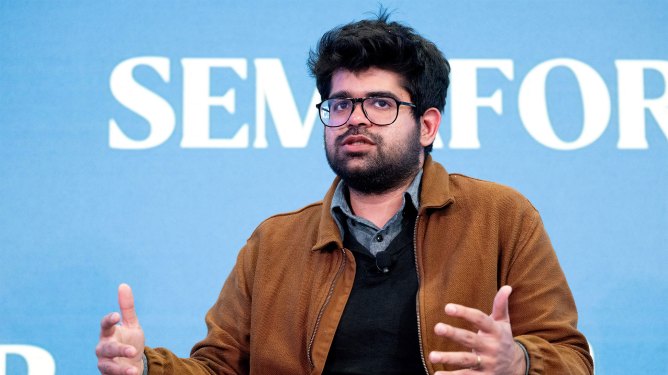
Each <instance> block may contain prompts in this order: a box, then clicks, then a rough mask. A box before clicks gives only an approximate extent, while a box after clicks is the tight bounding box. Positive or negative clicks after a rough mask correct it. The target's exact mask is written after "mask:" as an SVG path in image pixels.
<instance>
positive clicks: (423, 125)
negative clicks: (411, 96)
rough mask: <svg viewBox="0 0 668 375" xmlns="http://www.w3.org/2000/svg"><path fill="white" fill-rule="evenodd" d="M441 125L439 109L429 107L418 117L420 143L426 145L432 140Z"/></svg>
mask: <svg viewBox="0 0 668 375" xmlns="http://www.w3.org/2000/svg"><path fill="white" fill-rule="evenodd" d="M440 125H441V111H439V110H438V109H436V108H434V107H431V108H429V109H427V110H426V111H425V112H424V113H423V114H422V116H421V117H420V144H421V145H422V147H427V146H429V145H430V144H432V143H433V142H434V139H436V134H437V133H438V128H439V127H440Z"/></svg>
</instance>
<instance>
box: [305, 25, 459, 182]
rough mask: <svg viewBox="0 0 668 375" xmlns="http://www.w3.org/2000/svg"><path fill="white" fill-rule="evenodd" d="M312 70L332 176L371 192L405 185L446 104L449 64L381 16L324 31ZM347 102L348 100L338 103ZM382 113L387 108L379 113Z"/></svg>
mask: <svg viewBox="0 0 668 375" xmlns="http://www.w3.org/2000/svg"><path fill="white" fill-rule="evenodd" d="M309 67H310V69H311V72H312V74H313V75H314V76H315V78H316V84H317V87H318V90H319V92H320V95H321V98H322V99H323V101H324V100H327V99H330V100H328V101H327V102H323V103H321V104H320V114H321V119H322V120H323V122H324V123H325V125H326V126H327V128H326V131H325V149H326V152H327V161H328V162H329V164H330V166H331V167H332V169H333V170H334V172H335V173H336V174H337V175H339V176H340V177H341V178H343V179H344V180H345V181H346V182H347V183H348V186H349V187H351V188H353V189H355V190H357V191H360V192H364V193H370V194H377V193H382V192H384V191H388V190H392V189H395V188H399V187H401V186H405V185H406V184H407V183H409V182H410V179H411V178H412V177H413V176H415V174H416V173H417V171H418V170H419V168H420V166H421V165H422V162H423V161H424V156H425V154H426V153H428V152H429V151H430V150H431V145H432V143H433V140H434V138H435V136H436V131H437V130H438V126H439V124H440V119H441V112H442V110H443V108H444V107H445V96H446V92H447V87H448V83H449V79H448V73H449V70H450V67H449V65H448V62H447V60H445V58H444V57H443V55H442V54H441V52H440V51H439V50H438V49H437V48H436V46H435V45H434V44H433V43H432V42H430V41H428V40H426V39H424V38H423V37H421V36H420V35H418V34H416V33H415V32H414V31H413V30H412V29H411V28H409V27H407V26H404V25H401V24H399V23H396V22H387V14H385V13H384V12H383V13H381V15H380V16H379V17H378V19H376V20H364V21H359V22H355V23H351V24H348V25H344V26H340V27H337V28H335V29H333V30H331V31H329V32H327V33H325V35H323V37H322V38H321V40H320V43H319V45H318V48H317V50H316V51H311V55H310V58H309ZM369 97H372V99H364V100H363V99H360V98H369ZM378 97H383V98H382V99H381V100H377V99H378ZM345 98H353V100H344V101H343V102H342V103H339V99H345ZM386 99H389V100H386ZM362 100H363V101H362ZM334 104H336V107H330V106H333V105H334ZM381 108H383V109H387V108H392V109H391V110H390V111H389V114H387V112H386V113H385V114H383V115H381V114H380V113H379V111H380V109H381ZM336 111H338V113H337V112H336ZM394 115H396V117H395V116H394ZM392 118H395V120H394V121H392Z"/></svg>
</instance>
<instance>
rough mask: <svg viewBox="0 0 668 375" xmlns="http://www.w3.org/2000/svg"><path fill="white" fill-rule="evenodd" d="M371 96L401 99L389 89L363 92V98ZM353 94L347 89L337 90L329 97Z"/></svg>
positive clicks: (334, 97) (335, 97)
mask: <svg viewBox="0 0 668 375" xmlns="http://www.w3.org/2000/svg"><path fill="white" fill-rule="evenodd" d="M371 96H386V97H390V98H393V99H396V100H399V101H401V99H399V97H397V95H396V94H394V93H392V92H390V91H370V92H367V93H365V94H364V97H365V98H368V97H371ZM352 97H353V96H352V95H351V94H350V92H349V91H345V90H344V91H337V92H335V93H333V94H331V95H330V96H329V99H342V98H352Z"/></svg>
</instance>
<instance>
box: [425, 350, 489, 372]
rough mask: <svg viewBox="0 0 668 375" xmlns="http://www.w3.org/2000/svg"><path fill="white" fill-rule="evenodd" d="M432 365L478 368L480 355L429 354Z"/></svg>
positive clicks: (466, 353) (459, 353)
mask: <svg viewBox="0 0 668 375" xmlns="http://www.w3.org/2000/svg"><path fill="white" fill-rule="evenodd" d="M429 361H430V362H431V363H443V364H448V365H453V366H456V367H461V368H467V369H470V368H472V367H476V366H478V355H477V354H475V353H471V352H438V351H433V352H431V353H429Z"/></svg>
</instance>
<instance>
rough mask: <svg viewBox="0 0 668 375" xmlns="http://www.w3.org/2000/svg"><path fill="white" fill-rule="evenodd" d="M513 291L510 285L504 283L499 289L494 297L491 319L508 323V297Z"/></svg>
mask: <svg viewBox="0 0 668 375" xmlns="http://www.w3.org/2000/svg"><path fill="white" fill-rule="evenodd" d="M512 292H513V288H511V287H510V285H504V286H502V287H501V289H499V291H498V292H497V293H496V296H495V297H494V305H493V306H492V315H491V316H492V319H494V320H496V321H504V322H506V323H510V314H509V313H508V297H510V293H512Z"/></svg>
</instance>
